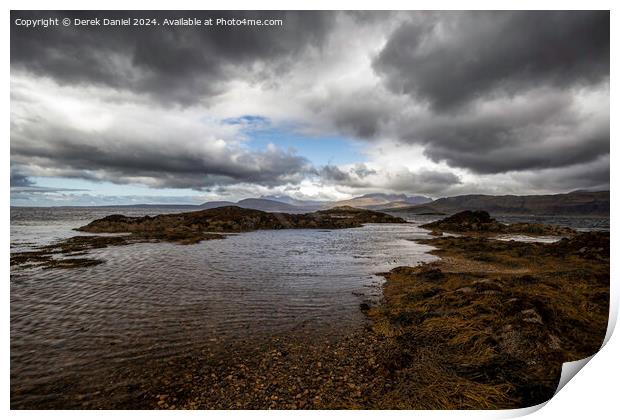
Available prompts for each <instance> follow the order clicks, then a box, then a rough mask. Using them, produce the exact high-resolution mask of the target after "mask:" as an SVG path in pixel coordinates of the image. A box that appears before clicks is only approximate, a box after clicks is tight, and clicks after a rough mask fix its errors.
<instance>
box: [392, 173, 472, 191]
mask: <svg viewBox="0 0 620 420" xmlns="http://www.w3.org/2000/svg"><path fill="white" fill-rule="evenodd" d="M460 183H461V179H460V178H459V177H458V176H457V175H456V174H454V173H452V172H449V171H439V170H427V169H425V170H420V171H418V172H411V171H400V172H396V173H394V174H392V175H391V176H390V177H389V178H388V181H387V182H386V184H385V185H386V187H387V188H388V189H390V190H391V191H396V192H410V191H416V192H417V193H419V194H433V195H434V194H438V193H440V192H443V191H445V190H446V189H448V188H451V187H454V186H456V185H459V184H460Z"/></svg>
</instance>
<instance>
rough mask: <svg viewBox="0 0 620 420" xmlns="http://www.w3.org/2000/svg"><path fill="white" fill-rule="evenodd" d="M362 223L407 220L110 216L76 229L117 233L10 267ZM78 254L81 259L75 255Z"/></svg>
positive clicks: (336, 214)
mask: <svg viewBox="0 0 620 420" xmlns="http://www.w3.org/2000/svg"><path fill="white" fill-rule="evenodd" d="M365 223H407V222H406V221H405V220H404V219H402V218H400V217H395V216H391V215H389V214H386V213H381V212H376V211H372V210H364V209H356V208H353V207H348V206H342V207H335V208H332V209H329V210H321V211H316V212H313V213H305V214H288V213H268V212H264V211H260V210H251V209H244V208H241V207H237V206H227V207H218V208H214V209H207V210H200V211H194V212H188V213H173V214H163V215H158V216H143V217H128V216H123V215H119V214H115V215H110V216H106V217H103V218H101V219H97V220H94V221H92V222H90V223H89V224H87V225H85V226H82V227H79V228H77V229H76V230H77V231H79V232H85V233H91V234H116V235H117V236H103V235H97V236H95V235H89V236H85V235H82V236H74V237H72V238H68V239H65V240H63V241H59V242H57V243H54V244H51V245H45V246H41V247H38V248H36V249H35V250H33V251H26V252H16V253H12V254H11V266H12V267H20V268H34V267H40V268H44V269H49V268H76V267H88V266H92V265H98V264H102V263H103V262H104V261H103V260H100V259H94V258H82V256H83V255H86V254H87V252H88V251H89V250H92V249H96V248H105V247H108V246H120V245H130V244H134V243H140V242H173V243H177V244H181V245H191V244H196V243H199V242H201V241H207V240H212V239H224V238H225V237H226V234H230V233H242V232H251V231H255V230H267V229H276V230H278V229H349V228H356V227H361V226H362V225H364V224H365ZM118 235H122V236H118ZM78 256H79V257H80V258H75V257H78Z"/></svg>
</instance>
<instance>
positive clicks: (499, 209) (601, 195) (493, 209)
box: [381, 191, 609, 217]
mask: <svg viewBox="0 0 620 420" xmlns="http://www.w3.org/2000/svg"><path fill="white" fill-rule="evenodd" d="M381 210H384V211H394V210H397V211H399V212H408V213H414V214H453V213H456V212H459V211H462V210H486V211H487V212H489V213H491V214H494V215H562V216H606V217H609V191H573V192H570V193H567V194H552V195H482V194H475V195H459V196H456V197H447V198H440V199H438V200H435V201H432V202H430V203H425V204H422V205H415V206H408V207H401V208H399V209H395V208H393V207H391V206H385V207H383V208H382V209H381Z"/></svg>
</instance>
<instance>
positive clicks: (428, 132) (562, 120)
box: [401, 91, 610, 173]
mask: <svg viewBox="0 0 620 420" xmlns="http://www.w3.org/2000/svg"><path fill="white" fill-rule="evenodd" d="M602 99H603V100H605V99H606V98H602ZM597 107H598V108H595V109H594V110H591V111H590V112H582V111H581V110H580V109H579V105H578V103H576V101H575V99H574V98H573V96H572V95H571V94H567V93H565V92H564V93H563V92H555V91H543V92H539V93H534V94H532V95H530V96H528V97H526V98H524V99H522V100H521V101H518V102H511V101H507V102H501V101H500V102H499V103H497V105H494V106H491V107H489V106H488V105H487V106H486V107H485V109H480V108H479V107H474V108H471V109H464V110H462V112H461V113H460V114H459V115H447V116H446V115H436V114H435V115H433V116H431V117H429V118H426V119H423V120H421V121H418V122H417V123H416V124H413V125H406V126H404V127H401V135H402V136H403V138H405V139H409V140H411V141H415V142H418V143H421V144H423V145H424V146H425V154H426V155H427V156H428V157H430V158H431V159H433V160H435V161H445V162H447V163H448V165H450V166H453V167H462V168H467V169H469V170H471V171H473V172H476V173H502V172H508V171H520V170H533V169H545V168H557V167H562V166H570V165H574V164H578V163H584V162H590V161H593V160H595V159H597V158H599V157H601V156H604V155H607V154H609V136H610V131H609V117H608V116H609V109H608V108H606V107H605V104H604V103H602V104H600V105H597ZM593 112H596V113H597V115H592V113H593Z"/></svg>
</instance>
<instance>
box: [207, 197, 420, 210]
mask: <svg viewBox="0 0 620 420" xmlns="http://www.w3.org/2000/svg"><path fill="white" fill-rule="evenodd" d="M431 201H432V199H430V198H428V197H423V196H407V195H405V194H382V193H375V194H366V195H362V196H360V197H355V198H352V199H350V200H342V201H315V200H298V199H296V198H292V197H289V196H286V195H266V196H262V197H260V198H246V199H244V200H240V201H238V202H236V203H235V202H232V201H208V202H206V203H203V204H200V205H199V206H197V207H199V208H201V209H212V208H216V207H223V206H238V207H241V208H245V209H254V210H262V211H270V212H282V213H305V212H312V211H316V210H323V209H329V208H332V207H341V206H351V207H357V208H362V209H368V210H375V209H378V208H383V207H390V208H399V207H408V206H412V205H414V204H422V203H430V202H431Z"/></svg>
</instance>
